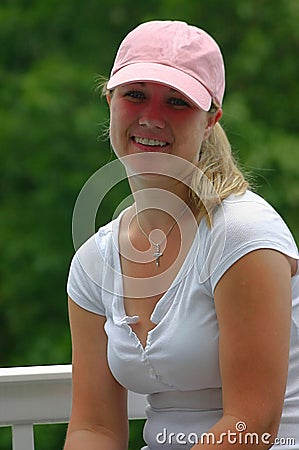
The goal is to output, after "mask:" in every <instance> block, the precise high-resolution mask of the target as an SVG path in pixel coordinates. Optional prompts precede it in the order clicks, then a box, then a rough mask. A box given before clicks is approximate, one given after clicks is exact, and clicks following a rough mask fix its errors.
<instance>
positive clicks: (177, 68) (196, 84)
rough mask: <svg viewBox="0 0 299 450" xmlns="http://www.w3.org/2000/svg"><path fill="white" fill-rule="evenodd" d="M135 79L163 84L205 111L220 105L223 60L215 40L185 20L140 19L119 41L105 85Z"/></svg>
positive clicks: (222, 88) (222, 92)
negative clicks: (139, 23)
mask: <svg viewBox="0 0 299 450" xmlns="http://www.w3.org/2000/svg"><path fill="white" fill-rule="evenodd" d="M135 82H155V83H161V84H165V85H167V86H170V87H172V88H173V89H175V90H177V91H179V92H181V93H182V94H184V95H185V96H186V97H188V98H189V99H190V100H191V101H192V102H193V103H195V104H196V105H197V106H199V107H200V108H202V109H203V110H204V111H208V110H209V109H210V107H211V103H212V100H214V101H215V102H216V104H217V105H219V106H221V105H222V100H223V95H224V89H225V70H224V62H223V57H222V54H221V51H220V49H219V46H218V44H217V43H216V42H215V41H214V39H213V38H212V37H211V36H209V34H207V33H206V32H205V31H203V30H201V29H200V28H197V27H195V26H193V25H188V24H187V23H185V22H180V21H170V20H165V21H163V20H161V21H159V20H155V21H150V22H146V23H143V24H141V25H139V26H137V27H136V28H135V29H134V30H133V31H131V32H130V33H129V34H128V35H127V36H126V37H125V38H124V40H123V41H122V43H121V45H120V47H119V49H118V52H117V54H116V58H115V61H114V65H113V68H112V71H111V74H110V79H109V81H108V85H107V88H108V89H114V88H115V87H117V86H120V85H122V84H127V83H135Z"/></svg>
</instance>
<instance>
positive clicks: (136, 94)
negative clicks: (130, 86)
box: [124, 90, 145, 100]
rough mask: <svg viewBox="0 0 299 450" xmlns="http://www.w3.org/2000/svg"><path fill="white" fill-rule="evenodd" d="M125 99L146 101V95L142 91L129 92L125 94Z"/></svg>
mask: <svg viewBox="0 0 299 450" xmlns="http://www.w3.org/2000/svg"><path fill="white" fill-rule="evenodd" d="M124 97H129V98H130V99H132V100H144V99H145V94H144V93H143V92H142V91H135V90H129V91H126V92H125V94H124Z"/></svg>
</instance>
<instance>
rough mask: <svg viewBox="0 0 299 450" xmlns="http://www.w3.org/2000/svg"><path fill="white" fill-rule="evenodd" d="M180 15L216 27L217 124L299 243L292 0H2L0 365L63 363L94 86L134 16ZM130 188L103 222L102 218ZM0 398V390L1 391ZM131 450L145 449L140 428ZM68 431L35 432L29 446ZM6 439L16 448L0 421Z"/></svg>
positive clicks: (99, 123) (95, 109)
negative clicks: (221, 72) (220, 68)
mask: <svg viewBox="0 0 299 450" xmlns="http://www.w3.org/2000/svg"><path fill="white" fill-rule="evenodd" d="M149 19H180V20H186V21H187V22H189V23H192V24H195V25H197V26H200V27H202V28H204V29H206V30H207V31H208V32H210V33H211V34H212V35H213V36H214V37H215V38H216V40H217V41H218V42H219V43H220V45H221V47H222V50H223V53H224V56H225V61H226V67H227V94H226V97H225V102H224V118H223V121H222V123H223V125H224V127H225V129H226V131H227V133H228V136H229V138H230V140H231V142H232V145H233V148H234V151H235V152H236V155H237V157H238V158H239V159H240V161H241V163H242V165H243V167H244V169H245V170H246V171H250V172H251V173H252V175H253V176H254V178H255V186H256V190H257V192H259V193H260V194H261V195H263V196H264V197H265V198H266V199H267V200H268V201H269V202H270V203H272V204H273V205H274V207H276V208H277V209H278V211H279V212H280V213H281V214H282V216H283V217H284V218H285V220H286V222H287V223H288V224H289V226H290V228H291V229H292V231H293V233H294V235H295V238H296V239H297V242H298V239H299V227H298V219H299V212H298V205H299V182H298V181H299V177H298V175H299V152H298V147H299V129H298V117H299V102H298V98H299V83H298V75H299V73H298V72H299V65H298V54H299V28H298V22H299V2H298V0H276V1H275V2H274V3H273V1H272V0H225V1H224V0H209V1H206V0H147V1H146V0H144V1H141V0H139V1H137V0H109V1H108V0H85V1H84V2H82V1H81V0H2V2H1V5H0V40H1V47H0V154H1V165H0V205H1V210H0V211H1V221H0V254H1V259H0V305H1V314H0V365H1V366H20V365H43V364H64V363H69V362H70V353H71V351H70V338H69V331H68V322H67V310H66V294H65V283H66V278H67V273H68V267H69V262H70V259H71V257H72V255H73V251H74V248H73V242H72V236H71V221H72V211H73V207H74V204H75V201H76V198H77V195H78V194H79V192H80V189H81V188H82V187H83V184H84V183H85V181H87V179H88V178H89V177H90V176H91V175H92V174H93V173H94V172H95V171H96V170H97V169H98V168H99V167H101V166H103V165H104V164H106V163H107V162H108V161H109V160H110V159H111V157H112V156H111V150H110V147H109V143H108V141H107V139H104V138H103V137H102V132H103V128H104V126H105V125H107V119H108V114H107V113H108V111H107V107H106V105H105V103H104V101H103V100H101V99H100V98H99V95H98V94H97V93H96V92H95V89H94V83H95V78H96V77H97V75H98V74H102V75H106V76H108V74H109V71H110V67H111V64H112V60H113V57H114V54H115V52H116V49H117V46H118V44H119V42H120V41H121V39H122V38H123V37H124V35H125V34H126V33H127V32H128V31H129V30H130V29H132V28H134V27H135V26H136V25H137V24H138V23H140V22H143V21H145V20H149ZM127 194H128V190H127V187H126V185H124V186H122V187H121V188H118V189H116V190H115V191H112V192H111V194H110V197H109V201H106V203H105V208H104V209H102V212H101V215H100V216H99V217H98V219H97V220H98V225H100V224H102V223H105V222H107V221H108V220H109V219H110V218H111V217H112V214H113V211H114V209H115V208H116V206H117V205H118V203H119V202H120V201H121V199H122V198H123V197H124V196H126V195H127ZM0 401H1V399H0ZM131 428H132V438H131V444H130V449H131V450H137V449H139V448H140V446H141V445H142V444H141V438H140V433H141V431H140V423H134V424H133V425H132V427H131ZM64 433H65V426H64V425H63V426H61V425H59V426H58V425H57V426H51V427H49V426H40V427H36V446H37V450H50V449H51V450H53V449H61V448H62V446H63V438H64ZM0 448H1V449H2V450H8V449H9V448H10V438H9V433H8V430H6V429H2V430H0Z"/></svg>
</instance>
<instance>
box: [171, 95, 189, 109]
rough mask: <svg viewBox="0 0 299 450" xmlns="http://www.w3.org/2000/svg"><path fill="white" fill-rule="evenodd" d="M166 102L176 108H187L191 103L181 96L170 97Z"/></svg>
mask: <svg viewBox="0 0 299 450" xmlns="http://www.w3.org/2000/svg"><path fill="white" fill-rule="evenodd" d="M168 103H169V104H170V105H172V106H174V107H177V108H189V107H190V106H191V104H190V103H189V102H187V101H186V100H185V99H183V98H181V97H170V98H169V99H168Z"/></svg>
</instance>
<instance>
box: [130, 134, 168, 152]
mask: <svg viewBox="0 0 299 450" xmlns="http://www.w3.org/2000/svg"><path fill="white" fill-rule="evenodd" d="M136 139H138V140H140V141H141V140H147V141H151V145H149V144H146V143H143V142H138V141H137V140H136ZM130 140H131V142H132V143H133V145H134V146H135V147H137V148H138V149H140V150H142V151H143V152H164V151H165V150H167V149H168V148H169V146H170V142H169V140H167V139H164V138H162V137H161V136H154V135H140V134H133V135H131V136H130ZM153 141H155V142H157V145H152V144H153ZM159 142H160V143H165V145H161V144H160V143H159Z"/></svg>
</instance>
